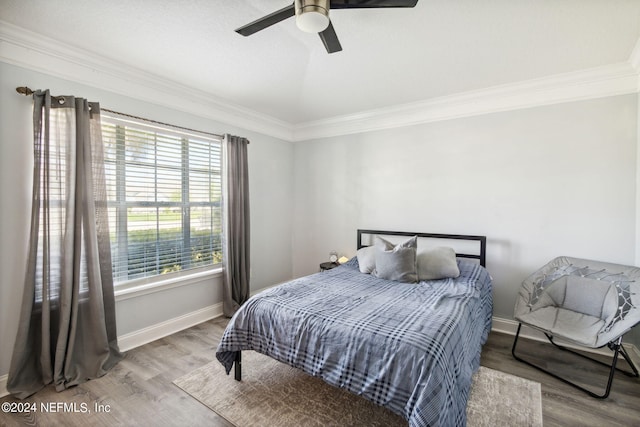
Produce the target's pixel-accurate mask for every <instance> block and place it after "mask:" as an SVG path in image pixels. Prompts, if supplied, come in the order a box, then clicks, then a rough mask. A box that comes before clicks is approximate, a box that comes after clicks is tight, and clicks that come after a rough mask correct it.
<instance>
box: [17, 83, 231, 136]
mask: <svg viewBox="0 0 640 427" xmlns="http://www.w3.org/2000/svg"><path fill="white" fill-rule="evenodd" d="M16 92H18V93H19V94H20V95H24V96H30V95H33V93H34V92H33V90H31V89H30V88H28V87H27V86H20V87H17V88H16ZM100 110H101V111H106V112H108V113H113V114H118V115H121V116H125V117H129V118H131V119H137V120H143V121H145V122H149V123H155V124H157V125H163V126H170V127H172V128H176V129H181V130H186V131H190V132H198V133H202V134H205V135H211V136H215V137H216V138H220V139H222V138H224V135H219V134H217V133H213V132H204V131H201V130H197V129H191V128H187V127H183V126H177V125H172V124H170V123H163V122H159V121H157V120H151V119H147V118H144V117H139V116H134V115H131V114H126V113H121V112H119V111H113V110H109V109H107V108H102V107H101V108H100Z"/></svg>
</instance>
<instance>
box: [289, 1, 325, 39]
mask: <svg viewBox="0 0 640 427" xmlns="http://www.w3.org/2000/svg"><path fill="white" fill-rule="evenodd" d="M295 5H296V25H297V26H298V28H299V29H301V30H302V31H305V32H307V33H321V32H322V31H324V30H326V29H327V27H328V26H329V0H296V2H295Z"/></svg>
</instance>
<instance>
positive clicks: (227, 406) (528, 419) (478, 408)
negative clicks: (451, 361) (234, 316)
mask: <svg viewBox="0 0 640 427" xmlns="http://www.w3.org/2000/svg"><path fill="white" fill-rule="evenodd" d="M242 359H243V360H242V362H243V365H244V369H243V373H242V374H243V378H242V381H241V382H238V381H235V380H234V379H233V372H232V374H231V375H229V376H228V375H226V374H225V372H224V368H223V367H222V365H221V364H220V363H218V362H217V361H214V362H211V363H208V364H207V365H205V366H203V367H201V368H198V369H196V370H195V371H193V372H190V373H188V374H186V375H184V376H182V377H180V378H178V379H177V380H175V381H174V382H173V383H174V384H175V385H177V386H178V387H180V388H181V389H182V390H184V391H185V392H187V393H188V394H190V395H191V396H192V397H194V398H195V399H197V400H199V401H200V402H202V403H203V404H204V405H206V406H207V407H209V408H210V409H211V410H213V411H215V412H216V413H217V414H218V415H220V416H221V417H223V418H225V419H226V420H227V421H229V422H231V423H232V424H234V425H236V426H238V427H246V426H274V427H275V426H277V427H285V426H287V427H288V426H291V427H294V426H295V427H298V426H318V427H325V426H341V427H342V426H406V425H407V422H406V421H405V420H404V419H403V418H402V417H400V416H399V415H396V414H394V413H392V412H391V411H389V410H388V409H386V408H383V407H381V406H378V405H375V404H373V403H371V402H369V401H368V400H366V399H364V398H361V397H359V396H356V395H354V394H351V393H349V392H347V391H344V390H341V389H338V388H336V387H332V386H330V385H328V384H326V383H325V382H324V381H322V380H320V379H318V378H315V377H311V376H309V375H307V374H305V373H304V372H302V371H300V370H298V369H295V368H292V367H290V366H287V365H285V364H283V363H279V362H277V361H275V360H273V359H271V358H270V357H267V356H264V355H262V354H260V353H256V352H253V351H245V352H243V353H242ZM467 418H468V420H467V425H468V426H470V427H479V426H491V427H493V426H511V427H514V426H542V401H541V397H540V383H537V382H534V381H529V380H526V379H524V378H520V377H516V376H513V375H509V374H505V373H503V372H500V371H496V370H493V369H489V368H485V367H481V368H480V369H479V370H478V372H477V373H476V374H475V376H474V378H473V384H472V387H471V396H470V399H469V404H468V406H467Z"/></svg>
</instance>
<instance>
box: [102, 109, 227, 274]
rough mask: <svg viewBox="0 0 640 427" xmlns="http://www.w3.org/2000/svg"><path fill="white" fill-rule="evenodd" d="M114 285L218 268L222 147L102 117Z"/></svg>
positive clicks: (198, 138)
mask: <svg viewBox="0 0 640 427" xmlns="http://www.w3.org/2000/svg"><path fill="white" fill-rule="evenodd" d="M102 138H103V144H104V147H105V153H104V154H105V174H106V181H107V193H108V194H107V197H108V203H107V205H108V212H109V230H110V234H111V250H112V253H111V255H112V262H113V275H114V282H115V283H116V285H117V284H121V283H123V282H126V281H129V280H134V279H139V278H145V277H152V276H158V275H163V274H168V273H172V272H178V271H184V270H188V269H193V268H197V267H203V266H210V265H215V264H218V263H220V262H221V260H222V251H221V233H222V230H221V197H222V189H221V185H222V183H221V176H220V167H221V161H220V157H221V141H220V139H217V138H214V137H211V136H209V135H201V134H198V133H195V132H187V131H182V130H177V129H174V128H171V127H169V126H166V127H165V126H162V125H158V124H152V123H146V122H143V121H138V120H135V119H131V118H128V117H120V116H119V115H117V114H113V113H108V114H106V113H103V115H102Z"/></svg>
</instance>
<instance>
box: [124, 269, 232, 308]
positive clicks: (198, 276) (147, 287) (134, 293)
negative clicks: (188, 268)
mask: <svg viewBox="0 0 640 427" xmlns="http://www.w3.org/2000/svg"><path fill="white" fill-rule="evenodd" d="M220 276H222V268H221V267H217V268H213V269H211V270H205V271H198V272H194V273H191V274H186V275H183V276H178V277H171V278H167V279H163V280H156V281H153V282H145V283H140V284H136V283H132V284H127V285H121V286H116V288H115V299H116V301H123V300H127V299H130V298H137V297H140V296H143V295H148V294H152V293H155V292H161V291H166V290H168V289H173V288H178V287H181V286H189V285H192V284H194V283H198V282H202V281H203V280H205V279H214V278H216V277H220Z"/></svg>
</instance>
